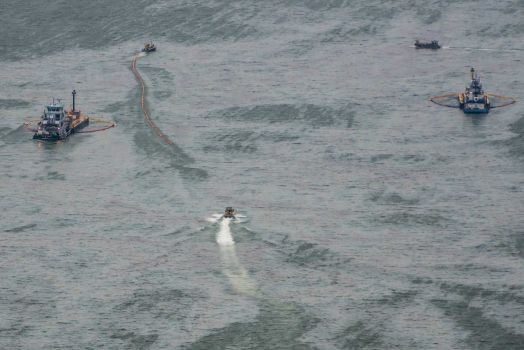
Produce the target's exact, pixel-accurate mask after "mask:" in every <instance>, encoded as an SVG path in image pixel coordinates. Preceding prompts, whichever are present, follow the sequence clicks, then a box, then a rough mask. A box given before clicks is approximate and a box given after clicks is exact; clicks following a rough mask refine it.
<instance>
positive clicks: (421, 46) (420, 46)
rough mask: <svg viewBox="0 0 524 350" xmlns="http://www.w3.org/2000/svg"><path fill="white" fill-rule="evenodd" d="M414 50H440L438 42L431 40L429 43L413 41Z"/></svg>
mask: <svg viewBox="0 0 524 350" xmlns="http://www.w3.org/2000/svg"><path fill="white" fill-rule="evenodd" d="M415 48H416V49H432V50H438V49H440V44H439V43H438V40H431V42H429V43H423V42H420V41H418V40H415Z"/></svg>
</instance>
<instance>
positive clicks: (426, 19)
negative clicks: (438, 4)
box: [416, 6, 442, 39]
mask: <svg viewBox="0 0 524 350" xmlns="http://www.w3.org/2000/svg"><path fill="white" fill-rule="evenodd" d="M416 13H417V18H418V19H419V20H420V21H422V23H424V24H426V25H430V24H433V23H435V22H438V21H439V20H440V18H441V17H442V12H441V11H439V10H438V9H436V8H432V7H426V6H421V7H418V8H417V11H416ZM420 39H425V38H420ZM430 39H431V38H430Z"/></svg>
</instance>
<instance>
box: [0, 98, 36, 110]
mask: <svg viewBox="0 0 524 350" xmlns="http://www.w3.org/2000/svg"><path fill="white" fill-rule="evenodd" d="M29 105H30V103H29V102H28V101H24V100H18V99H5V98H0V109H15V108H25V107H27V106H29Z"/></svg>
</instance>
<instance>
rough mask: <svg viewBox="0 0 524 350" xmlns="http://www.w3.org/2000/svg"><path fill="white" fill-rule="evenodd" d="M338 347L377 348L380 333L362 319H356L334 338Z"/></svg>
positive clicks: (380, 340) (349, 348)
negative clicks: (356, 320)
mask: <svg viewBox="0 0 524 350" xmlns="http://www.w3.org/2000/svg"><path fill="white" fill-rule="evenodd" d="M334 340H335V341H336V342H337V345H338V347H339V348H340V349H348V350H358V349H379V348H382V347H383V345H384V343H383V339H382V335H381V334H380V333H379V332H377V331H376V330H375V329H373V328H372V327H371V326H369V325H367V324H366V323H364V322H363V321H358V322H356V323H354V324H352V325H351V326H349V327H347V328H346V329H344V330H343V331H342V332H340V333H339V334H338V335H337V337H336V338H335V339H334Z"/></svg>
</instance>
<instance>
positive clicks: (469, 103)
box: [458, 68, 490, 113]
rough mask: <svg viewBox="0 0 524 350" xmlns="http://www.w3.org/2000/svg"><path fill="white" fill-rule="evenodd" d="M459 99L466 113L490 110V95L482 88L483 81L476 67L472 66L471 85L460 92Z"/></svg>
mask: <svg viewBox="0 0 524 350" xmlns="http://www.w3.org/2000/svg"><path fill="white" fill-rule="evenodd" d="M458 100H459V104H460V108H462V110H463V111H464V113H488V112H489V109H490V101H489V98H488V95H487V94H486V93H484V90H483V89H482V83H481V82H480V77H479V76H478V75H477V74H476V72H475V68H471V82H470V83H469V86H466V90H465V91H464V92H462V93H460V94H459V96H458Z"/></svg>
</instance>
